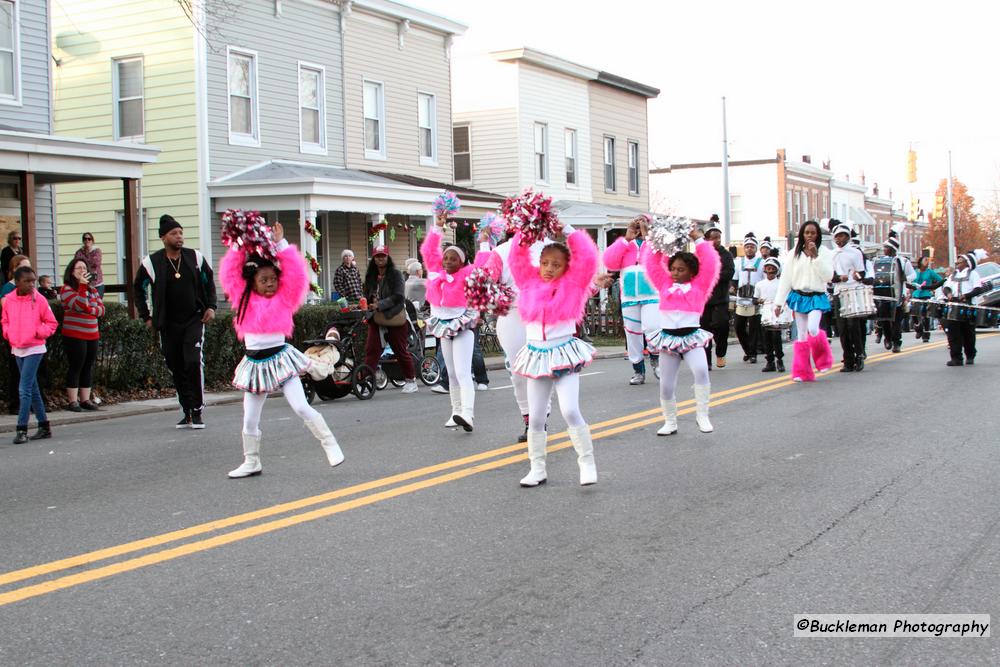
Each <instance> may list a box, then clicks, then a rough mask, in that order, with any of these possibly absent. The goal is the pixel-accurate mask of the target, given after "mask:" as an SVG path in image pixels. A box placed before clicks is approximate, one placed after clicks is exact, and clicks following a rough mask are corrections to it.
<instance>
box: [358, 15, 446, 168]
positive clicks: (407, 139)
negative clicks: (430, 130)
mask: <svg viewBox="0 0 1000 667" xmlns="http://www.w3.org/2000/svg"><path fill="white" fill-rule="evenodd" d="M398 25H399V23H398V22H397V21H390V20H388V19H384V18H381V17H378V16H373V15H371V14H367V13H365V12H363V11H361V10H360V9H359V8H358V7H356V6H355V8H354V11H353V12H352V13H351V14H350V16H349V17H348V19H347V31H346V34H345V35H344V70H345V84H344V85H345V88H344V102H345V115H344V118H345V119H344V123H345V126H346V132H347V166H348V167H350V168H355V169H369V170H374V171H384V172H391V173H403V174H411V175H414V176H420V177H423V178H428V179H432V180H437V181H442V182H451V180H452V155H451V77H450V67H449V63H448V58H447V50H446V48H445V36H444V35H443V34H441V33H437V32H433V31H431V30H428V29H425V28H422V27H420V26H417V25H412V26H411V28H410V31H409V32H408V33H406V34H405V35H404V36H403V46H402V48H401V47H400V45H399V33H398ZM366 79H367V80H372V81H379V82H381V83H382V84H383V85H384V89H383V90H384V102H385V105H384V106H385V146H386V159H384V160H378V159H366V158H365V150H364V111H363V106H362V94H363V89H364V83H363V82H364V81H365V80H366ZM418 93H429V94H432V95H434V96H435V99H436V117H437V123H436V129H437V158H438V159H437V166H428V165H422V164H421V163H420V155H419V150H418V134H417V94H418Z"/></svg>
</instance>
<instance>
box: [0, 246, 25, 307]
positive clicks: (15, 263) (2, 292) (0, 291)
mask: <svg viewBox="0 0 1000 667" xmlns="http://www.w3.org/2000/svg"><path fill="white" fill-rule="evenodd" d="M22 266H26V267H28V268H29V269H30V268H31V260H30V259H28V256H27V255H14V256H13V257H11V258H10V259H9V260H8V261H7V264H5V265H4V271H5V273H6V275H8V276H10V279H9V280H7V281H6V282H5V283H4V284H3V286H2V287H0V299H2V298H3V297H5V296H7V295H8V294H10V293H11V292H13V291H14V290H15V289H16V288H17V285H16V284H15V282H14V271H16V270H18V269H19V268H21V267H22Z"/></svg>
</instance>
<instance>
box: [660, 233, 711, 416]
mask: <svg viewBox="0 0 1000 667" xmlns="http://www.w3.org/2000/svg"><path fill="white" fill-rule="evenodd" d="M701 237H702V233H701V232H700V231H698V230H697V229H692V230H691V238H692V239H694V240H695V246H694V254H692V253H690V252H677V253H674V254H673V255H671V256H670V257H669V258H667V257H665V256H664V255H662V254H661V253H659V252H657V251H655V250H653V249H652V248H651V247H650V244H648V243H646V244H643V246H642V260H643V263H644V264H645V265H646V274H647V275H648V276H649V279H650V280H651V281H652V283H653V285H654V286H655V287H656V289H657V290H659V292H660V315H661V316H662V318H663V320H662V326H663V329H662V330H661V331H660V332H659V335H654V336H652V338H651V340H650V341H649V348H650V349H651V350H653V349H659V350H660V406H661V407H662V408H663V421H664V423H663V427H662V428H661V429H660V430H659V431H657V432H656V434H657V435H673V434H674V433H677V397H676V393H675V392H676V388H677V374H678V373H679V372H680V369H681V361H682V360H683V361H684V362H685V363H687V366H688V368H690V369H691V373H692V374H693V375H694V396H695V402H696V404H697V416H696V420H697V422H698V429H699V430H700V431H701V432H702V433H711V432H712V422H710V421H709V420H708V401H709V396H710V395H711V393H712V387H711V384H710V381H709V379H708V357H707V356H706V355H705V354H704V353H703V352H702V350H703V349H704V348H705V347H706V346H707V345H708V344H709V343H710V342H712V334H710V333H709V332H707V331H705V330H704V329H702V328H700V324H699V323H700V320H701V313H702V311H703V310H704V309H705V304H706V303H708V300H709V299H710V298H711V297H712V290H713V289H714V288H715V284H716V283H717V282H718V281H719V272H720V270H721V268H722V263H721V260H720V259H719V253H718V252H717V251H716V250H715V248H714V247H713V246H712V244H711V243H706V242H705V241H704V240H703V239H702V238H701ZM692 352H693V354H691V353H692Z"/></svg>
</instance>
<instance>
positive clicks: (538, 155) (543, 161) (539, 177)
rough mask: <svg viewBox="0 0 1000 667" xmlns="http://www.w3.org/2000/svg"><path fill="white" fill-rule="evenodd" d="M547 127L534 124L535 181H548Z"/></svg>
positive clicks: (541, 124)
mask: <svg viewBox="0 0 1000 667" xmlns="http://www.w3.org/2000/svg"><path fill="white" fill-rule="evenodd" d="M548 153H549V126H548V125H545V124H544V123H535V180H536V181H543V182H545V181H548V180H549V156H548Z"/></svg>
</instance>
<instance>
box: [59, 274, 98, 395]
mask: <svg viewBox="0 0 1000 667" xmlns="http://www.w3.org/2000/svg"><path fill="white" fill-rule="evenodd" d="M92 275H93V274H92V273H91V271H90V267H89V265H88V264H87V262H85V261H84V260H82V259H78V258H75V257H74V258H73V259H71V260H70V262H69V265H68V266H67V267H66V273H65V274H63V286H62V291H61V292H60V294H59V298H60V300H61V301H62V304H63V322H62V336H63V349H64V350H66V360H67V361H68V362H69V367H68V368H67V369H66V398H67V399H68V400H69V405H67V406H66V409H67V410H69V411H71V412H84V411H89V412H95V411H97V409H98V408H97V404H95V403H94V402H93V401H91V400H90V388H91V386H92V385H93V375H94V361H95V360H96V359H97V345H98V341H99V339H100V337H101V334H100V332H99V330H98V328H97V318H99V317H103V316H104V301H103V300H102V299H101V295H100V294H99V293H98V291H97V288H96V287H95V286H93V285H91V284H90V278H91V277H92Z"/></svg>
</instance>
